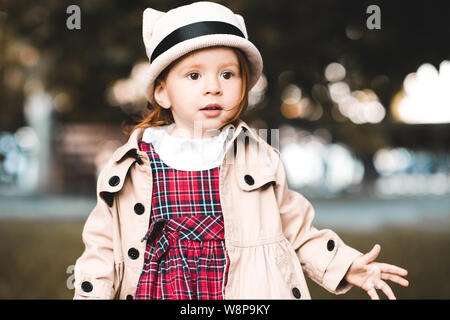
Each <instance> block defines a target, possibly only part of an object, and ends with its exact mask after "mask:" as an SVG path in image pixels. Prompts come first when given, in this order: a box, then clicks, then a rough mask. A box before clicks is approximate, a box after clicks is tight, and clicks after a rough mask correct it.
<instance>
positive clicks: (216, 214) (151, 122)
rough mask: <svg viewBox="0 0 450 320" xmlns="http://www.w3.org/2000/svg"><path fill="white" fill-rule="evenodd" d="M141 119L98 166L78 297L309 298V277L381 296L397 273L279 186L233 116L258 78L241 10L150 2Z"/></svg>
mask: <svg viewBox="0 0 450 320" xmlns="http://www.w3.org/2000/svg"><path fill="white" fill-rule="evenodd" d="M143 38H144V44H145V48H146V52H147V55H148V57H149V59H150V68H149V73H148V81H147V86H146V97H147V99H148V101H150V102H151V105H152V108H151V111H150V112H149V114H148V115H147V116H146V117H145V118H144V119H143V121H142V122H141V123H140V124H138V125H137V126H136V127H135V128H134V129H133V130H132V132H131V136H130V137H129V140H128V142H127V143H126V144H125V145H123V146H121V147H120V148H118V149H117V150H116V151H115V152H114V154H113V155H112V157H111V159H110V160H109V161H108V162H107V163H106V164H105V165H104V167H103V169H102V170H101V172H100V174H99V178H98V182H97V205H96V207H95V208H94V210H93V211H92V212H91V214H90V215H89V217H88V219H87V221H86V224H85V227H84V229H83V241H84V244H85V246H86V248H85V251H84V252H83V254H82V256H81V257H80V258H79V259H78V260H77V262H76V266H75V298H101V299H113V298H119V299H310V295H309V291H308V288H307V285H306V281H305V274H306V275H307V276H309V277H310V278H311V279H313V280H314V281H315V282H317V283H318V284H320V285H321V286H323V287H324V288H325V289H327V290H328V291H330V292H333V293H335V294H341V293H345V292H347V291H348V290H349V289H350V288H351V286H353V285H355V286H358V287H361V288H362V289H364V290H365V291H367V293H368V295H369V296H370V297H371V298H373V299H377V298H378V295H377V292H376V290H377V289H380V290H382V291H383V292H384V294H385V295H387V297H388V298H390V299H394V298H395V296H394V294H393V292H392V290H391V288H390V287H389V285H388V284H387V283H386V282H385V281H384V280H391V281H393V282H396V283H398V284H400V285H402V286H407V285H408V281H407V280H405V279H404V278H402V276H406V275H407V271H406V270H404V269H402V268H399V267H396V266H393V265H389V264H385V263H378V262H374V260H375V259H376V257H377V256H378V254H379V252H380V246H379V245H376V246H374V248H373V249H372V250H371V251H370V252H369V253H366V254H362V253H360V252H358V251H357V250H355V249H353V248H350V247H349V246H347V245H345V244H344V243H343V241H342V240H341V239H340V238H339V237H338V235H337V234H335V233H334V232H333V231H331V230H328V229H325V230H317V229H316V228H314V227H313V226H312V220H313V217H314V209H313V208H312V206H311V204H310V203H309V202H308V200H306V199H305V198H304V197H303V196H302V195H301V194H299V193H297V192H294V191H292V190H289V189H288V187H287V181H286V176H285V171H284V167H283V164H282V162H281V160H280V155H279V151H278V150H277V149H275V148H274V147H272V146H270V145H269V144H268V143H266V142H265V141H264V139H262V138H261V137H259V136H258V135H257V134H255V132H254V131H253V130H252V129H250V128H249V126H248V125H247V124H246V123H245V122H244V121H242V120H240V116H241V115H242V114H243V112H245V110H246V107H247V98H248V92H249V90H250V89H251V88H252V86H254V85H255V83H256V81H257V80H258V78H259V77H260V75H261V73H262V67H263V63H262V58H261V55H260V53H259V51H258V50H257V48H256V47H255V46H254V45H253V44H252V43H251V42H250V41H249V40H248V36H247V32H246V27H245V23H244V20H243V18H242V17H241V16H240V15H237V14H234V13H233V12H231V11H230V10H229V9H228V8H226V7H224V6H222V5H219V4H216V3H212V2H196V3H193V4H190V5H186V6H181V7H178V8H175V9H173V10H170V11H168V12H166V13H164V12H160V11H157V10H154V9H146V10H145V11H144V15H143Z"/></svg>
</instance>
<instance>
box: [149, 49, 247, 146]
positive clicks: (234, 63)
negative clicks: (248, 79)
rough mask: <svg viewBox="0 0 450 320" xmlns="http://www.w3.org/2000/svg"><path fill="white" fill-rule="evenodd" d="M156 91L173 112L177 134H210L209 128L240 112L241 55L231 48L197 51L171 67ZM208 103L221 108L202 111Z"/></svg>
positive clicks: (217, 126)
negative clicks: (239, 59) (239, 58)
mask: <svg viewBox="0 0 450 320" xmlns="http://www.w3.org/2000/svg"><path fill="white" fill-rule="evenodd" d="M154 94H155V100H156V102H158V104H159V105H161V106H162V107H163V108H166V109H170V110H171V111H172V115H173V119H174V121H175V128H174V131H173V134H174V135H179V136H184V137H190V138H200V136H198V133H199V132H201V134H202V136H208V135H209V134H208V133H207V131H208V130H211V129H219V128H220V127H222V126H223V125H224V124H225V123H226V122H227V121H228V120H229V119H232V117H233V116H234V115H235V114H236V112H237V111H238V104H239V101H240V98H241V94H242V78H241V75H240V69H239V61H238V57H237V56H236V54H235V53H234V51H233V50H232V49H229V48H207V49H202V50H199V51H195V52H193V53H192V54H189V55H188V56H186V57H185V58H183V59H182V60H180V61H179V62H178V63H176V64H175V65H174V66H173V67H172V68H171V69H170V71H169V72H168V74H167V77H166V79H165V80H164V81H162V82H161V83H160V84H159V85H158V86H157V87H156V88H155V93H154ZM208 105H211V106H210V107H212V105H215V107H218V108H219V110H209V111H206V110H202V109H204V108H205V107H207V106H208ZM181 132H183V133H181ZM194 132H195V133H196V135H197V136H194ZM210 133H211V132H210ZM211 135H215V134H214V133H211Z"/></svg>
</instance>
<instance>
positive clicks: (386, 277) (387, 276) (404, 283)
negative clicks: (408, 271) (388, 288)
mask: <svg viewBox="0 0 450 320" xmlns="http://www.w3.org/2000/svg"><path fill="white" fill-rule="evenodd" d="M381 279H384V280H390V281H392V282H395V283H398V284H399V285H401V286H404V287H407V286H409V282H408V280H406V279H403V278H402V277H399V276H397V275H395V274H390V273H381Z"/></svg>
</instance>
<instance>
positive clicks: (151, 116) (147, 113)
mask: <svg viewBox="0 0 450 320" xmlns="http://www.w3.org/2000/svg"><path fill="white" fill-rule="evenodd" d="M227 48H228V47H227ZM230 49H232V50H233V51H234V52H235V54H236V55H237V58H238V61H239V69H240V73H241V78H242V94H241V98H240V99H239V103H238V105H237V106H238V111H237V112H236V114H235V115H234V117H233V118H232V119H230V120H228V121H227V123H226V124H229V123H232V124H233V125H235V126H236V125H237V122H238V120H239V117H240V116H241V114H243V113H244V112H245V111H246V110H247V106H248V92H249V91H250V89H249V81H250V80H249V78H250V72H249V66H248V61H247V58H246V56H245V54H244V53H243V52H242V51H241V50H240V49H237V48H230ZM200 50H201V49H200ZM191 53H193V52H191ZM191 53H189V54H191ZM185 57H186V55H185V56H182V57H181V58H178V59H177V60H175V61H174V62H172V63H171V64H170V65H169V66H168V67H167V68H165V69H164V70H163V71H162V72H161V73H160V74H159V75H158V78H157V79H156V80H155V87H156V86H157V85H158V84H159V83H160V82H161V81H164V80H165V79H166V77H167V74H168V73H169V70H170V69H171V68H172V67H173V66H174V65H175V64H176V63H177V62H179V61H180V60H181V59H183V58H185ZM150 103H151V105H152V106H153V109H152V110H148V109H147V108H144V110H143V111H142V116H141V117H142V119H141V120H138V123H137V124H135V125H132V126H131V129H130V127H129V128H128V129H126V128H125V129H124V131H125V133H126V134H127V135H128V136H130V135H131V133H132V132H133V131H134V130H136V129H138V128H148V127H157V126H163V125H169V124H172V123H173V122H174V120H173V117H172V112H171V111H170V110H169V109H165V108H163V107H161V106H160V105H159V104H158V103H157V102H156V101H155V97H154V95H153V96H152V97H151V99H150ZM226 124H224V125H226Z"/></svg>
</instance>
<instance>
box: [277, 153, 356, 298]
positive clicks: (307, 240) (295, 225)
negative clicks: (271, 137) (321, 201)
mask: <svg viewBox="0 0 450 320" xmlns="http://www.w3.org/2000/svg"><path fill="white" fill-rule="evenodd" d="M275 192H276V197H277V201H278V206H279V210H280V216H281V222H282V227H283V233H284V235H285V236H286V238H287V239H288V241H289V242H290V243H291V245H292V247H293V248H294V250H295V252H296V255H297V257H298V259H299V261H300V263H301V266H302V269H303V271H304V272H305V273H306V275H307V276H308V277H309V278H311V279H312V280H313V281H314V282H316V283H318V284H319V285H320V286H322V287H324V288H325V289H326V290H328V291H330V292H332V293H334V294H343V293H346V292H347V291H348V290H350V288H351V287H352V286H351V285H350V284H349V283H347V282H346V281H345V279H344V276H345V274H346V273H347V270H348V268H349V267H350V265H351V264H352V262H353V261H354V260H355V258H356V257H358V256H359V255H361V253H360V252H359V251H357V250H355V249H353V248H351V247H349V246H347V245H346V244H345V243H344V242H343V241H342V240H341V239H340V238H339V236H338V235H337V234H336V233H335V232H333V231H332V230H329V229H323V230H318V229H316V228H315V227H314V226H312V222H313V219H314V208H313V207H312V205H311V203H310V202H309V201H308V200H307V199H306V198H305V197H304V196H302V195H301V194H300V193H298V192H295V191H293V190H290V189H289V188H288V185H287V181H286V175H285V169H284V166H283V163H282V161H281V159H280V158H279V157H278V166H277V183H276V186H275Z"/></svg>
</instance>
